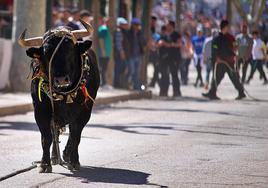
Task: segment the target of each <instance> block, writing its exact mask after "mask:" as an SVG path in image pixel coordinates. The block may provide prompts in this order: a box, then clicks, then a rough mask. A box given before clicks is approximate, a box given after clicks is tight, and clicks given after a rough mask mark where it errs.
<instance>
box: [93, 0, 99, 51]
mask: <svg viewBox="0 0 268 188" xmlns="http://www.w3.org/2000/svg"><path fill="white" fill-rule="evenodd" d="M92 12H93V17H94V20H93V28H94V34H93V49H94V51H95V52H96V53H97V52H98V27H99V17H100V1H99V0H93V1H92Z"/></svg>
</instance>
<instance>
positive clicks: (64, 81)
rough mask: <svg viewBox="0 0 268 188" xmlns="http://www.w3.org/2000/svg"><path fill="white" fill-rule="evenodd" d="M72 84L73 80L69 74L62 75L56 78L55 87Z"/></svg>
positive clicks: (59, 87) (65, 86)
mask: <svg viewBox="0 0 268 188" xmlns="http://www.w3.org/2000/svg"><path fill="white" fill-rule="evenodd" d="M71 85H72V82H71V79H70V77H69V76H62V77H55V78H54V87H55V88H57V89H64V88H68V87H70V86H71Z"/></svg>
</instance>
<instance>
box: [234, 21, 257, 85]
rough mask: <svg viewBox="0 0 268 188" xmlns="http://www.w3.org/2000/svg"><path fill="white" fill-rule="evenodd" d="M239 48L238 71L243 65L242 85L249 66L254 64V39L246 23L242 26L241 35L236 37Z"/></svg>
mask: <svg viewBox="0 0 268 188" xmlns="http://www.w3.org/2000/svg"><path fill="white" fill-rule="evenodd" d="M236 43H237V47H238V70H240V66H241V65H242V80H241V81H242V83H244V82H245V80H246V74H247V68H248V65H249V64H251V63H252V55H251V52H252V46H253V38H252V37H251V36H250V35H249V34H248V27H247V25H246V24H245V23H244V24H242V25H241V33H240V34H238V35H237V36H236Z"/></svg>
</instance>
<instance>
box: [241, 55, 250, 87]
mask: <svg viewBox="0 0 268 188" xmlns="http://www.w3.org/2000/svg"><path fill="white" fill-rule="evenodd" d="M249 63H250V60H247V61H244V62H243V66H242V79H241V81H242V83H245V80H246V75H247V70H248V64H249Z"/></svg>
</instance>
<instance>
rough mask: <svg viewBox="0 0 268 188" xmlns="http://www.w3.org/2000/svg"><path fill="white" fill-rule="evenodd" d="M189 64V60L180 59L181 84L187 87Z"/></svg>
mask: <svg viewBox="0 0 268 188" xmlns="http://www.w3.org/2000/svg"><path fill="white" fill-rule="evenodd" d="M190 63H191V58H187V59H182V63H181V66H180V71H181V81H182V83H183V84H185V85H187V83H188V74H189V65H190Z"/></svg>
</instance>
